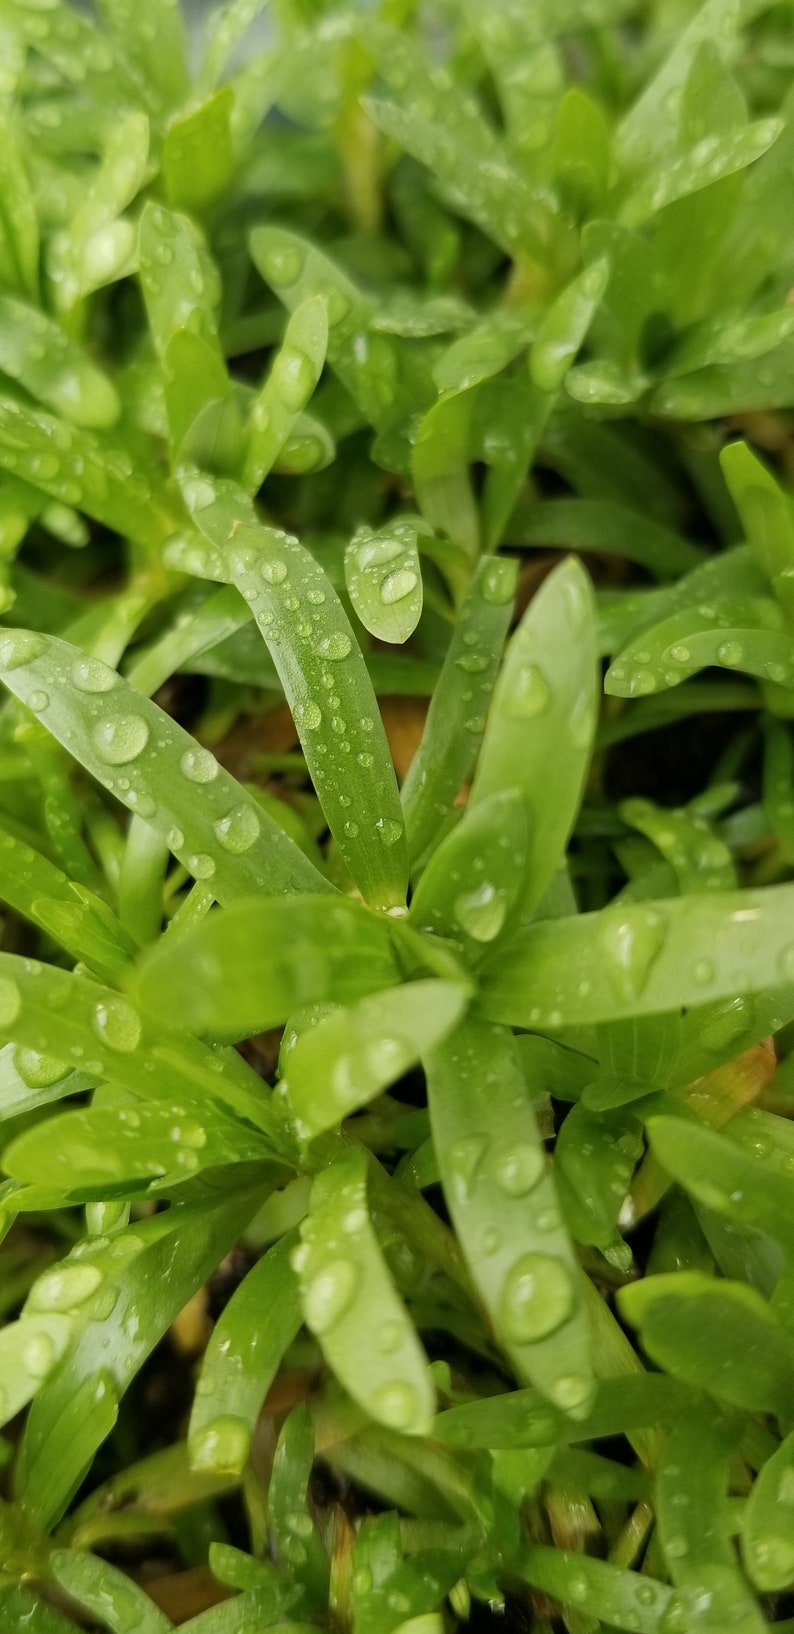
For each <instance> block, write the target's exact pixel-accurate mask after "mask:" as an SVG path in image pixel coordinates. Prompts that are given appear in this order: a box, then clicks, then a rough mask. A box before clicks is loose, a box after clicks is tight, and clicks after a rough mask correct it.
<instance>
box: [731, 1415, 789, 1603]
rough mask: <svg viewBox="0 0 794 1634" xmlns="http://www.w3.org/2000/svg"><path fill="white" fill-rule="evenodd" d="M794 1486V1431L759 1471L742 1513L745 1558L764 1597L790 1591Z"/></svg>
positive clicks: (743, 1557)
mask: <svg viewBox="0 0 794 1634" xmlns="http://www.w3.org/2000/svg"><path fill="white" fill-rule="evenodd" d="M793 1487H794V1432H792V1434H790V1435H787V1436H786V1439H785V1441H784V1442H783V1443H782V1444H781V1446H780V1447H778V1449H777V1452H774V1453H773V1454H772V1457H771V1458H769V1459H768V1460H767V1462H766V1463H765V1464H764V1466H763V1468H762V1469H760V1470H759V1471H758V1475H757V1477H756V1479H755V1482H754V1484H753V1487H752V1491H751V1492H750V1494H749V1497H748V1498H747V1501H746V1503H745V1506H744V1511H743V1514H742V1525H741V1534H740V1535H741V1549H742V1559H743V1561H744V1566H745V1570H746V1572H747V1574H748V1576H749V1577H750V1578H751V1580H752V1582H753V1583H754V1584H755V1587H756V1588H757V1589H760V1591H761V1593H762V1594H774V1593H776V1592H777V1591H779V1590H781V1589H787V1588H788V1586H789V1583H790V1582H791V1580H792V1577H794V1543H793V1542H792V1536H793V1534H792V1526H791V1507H792V1488H793Z"/></svg>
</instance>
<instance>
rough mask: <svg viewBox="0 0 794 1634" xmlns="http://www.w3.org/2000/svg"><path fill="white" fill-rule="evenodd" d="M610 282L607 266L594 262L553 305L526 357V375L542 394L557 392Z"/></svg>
mask: <svg viewBox="0 0 794 1634" xmlns="http://www.w3.org/2000/svg"><path fill="white" fill-rule="evenodd" d="M608 282H609V262H608V261H607V260H601V261H594V262H593V264H592V266H589V267H586V268H585V270H584V272H580V273H579V275H578V277H576V278H574V279H573V280H572V281H571V283H570V284H568V285H567V286H566V288H565V289H564V290H563V291H562V293H561V294H560V295H558V296H557V299H556V300H555V301H553V302H552V304H551V306H550V307H549V309H548V311H547V312H546V313H545V315H544V317H543V320H542V322H541V324H540V327H539V329H538V332H537V335H536V336H535V339H534V341H533V343H532V349H531V351H530V354H529V372H530V375H531V376H532V379H533V381H534V383H535V385H536V386H537V387H538V388H539V390H541V391H546V392H552V391H556V390H557V389H558V387H559V386H561V385H562V382H563V380H564V379H565V376H566V374H567V372H568V369H569V368H570V366H571V364H572V363H573V360H574V358H575V356H576V354H577V352H578V350H579V347H580V346H581V344H582V341H583V340H584V338H585V336H586V334H587V331H588V329H589V328H590V324H591V322H592V320H593V316H594V314H595V312H596V311H597V309H598V305H599V302H600V300H601V298H602V296H603V294H604V292H605V290H606V287H607V283H608Z"/></svg>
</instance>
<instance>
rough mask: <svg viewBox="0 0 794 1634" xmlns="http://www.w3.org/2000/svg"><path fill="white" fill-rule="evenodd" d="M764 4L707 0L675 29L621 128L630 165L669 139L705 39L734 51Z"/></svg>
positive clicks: (643, 159)
mask: <svg viewBox="0 0 794 1634" xmlns="http://www.w3.org/2000/svg"><path fill="white" fill-rule="evenodd" d="M761 9H762V6H761V3H760V0H747V3H745V4H741V5H739V4H737V3H736V0H705V3H704V4H702V5H701V6H700V7H699V9H698V10H697V11H696V12H695V15H694V16H693V18H692V20H691V21H690V22H689V24H688V25H687V27H686V28H684V29H682V30H681V31H680V32H674V33H673V34H672V46H671V50H670V52H669V55H668V56H667V57H665V58H664V59H663V61H662V63H661V64H660V66H659V67H658V68H657V70H656V72H655V74H653V75H652V77H651V78H650V79H649V81H648V83H647V85H646V86H645V89H644V90H643V92H642V94H641V95H640V96H639V97H638V98H637V100H636V102H634V103H633V104H632V106H631V107H630V108H629V110H628V112H627V113H626V114H625V116H624V118H623V120H622V122H621V125H620V126H619V129H618V150H619V152H620V154H621V155H622V157H623V159H624V160H625V162H626V163H627V164H628V165H630V166H631V167H632V168H633V167H635V166H637V165H639V164H640V163H641V162H642V163H647V162H648V161H649V160H650V159H653V158H655V156H656V155H657V154H658V150H659V149H660V148H661V147H663V146H664V145H665V143H666V142H668V141H669V139H670V137H671V136H672V134H673V132H674V131H675V128H676V123H677V121H678V118H679V115H680V112H681V100H682V94H683V91H684V86H685V84H686V81H687V78H688V75H689V73H690V70H691V68H692V64H693V62H694V60H695V58H696V56H697V54H698V52H699V50H700V49H701V46H702V44H703V42H704V41H706V42H716V41H718V40H719V41H720V42H721V43H722V44H723V45H724V48H726V49H727V50H728V51H731V52H732V51H734V50H735V49H736V45H737V37H738V35H739V32H740V29H741V28H742V26H743V25H744V24H745V23H748V22H750V21H751V20H752V18H753V16H754V15H755V14H756V13H757V12H758V11H760V10H761Z"/></svg>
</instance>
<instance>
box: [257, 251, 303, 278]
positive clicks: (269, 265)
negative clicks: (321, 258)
mask: <svg viewBox="0 0 794 1634" xmlns="http://www.w3.org/2000/svg"><path fill="white" fill-rule="evenodd" d="M303 263H304V254H303V251H302V250H299V249H298V248H297V247H293V245H291V244H279V245H275V244H274V245H272V246H271V247H270V248H269V249H267V250H266V251H265V253H264V255H263V257H262V265H263V267H264V269H265V276H266V277H267V278H268V279H269V280H270V282H271V284H275V285H276V286H277V287H280V286H281V285H288V284H296V283H297V281H298V279H299V278H300V275H301V273H302V271H303Z"/></svg>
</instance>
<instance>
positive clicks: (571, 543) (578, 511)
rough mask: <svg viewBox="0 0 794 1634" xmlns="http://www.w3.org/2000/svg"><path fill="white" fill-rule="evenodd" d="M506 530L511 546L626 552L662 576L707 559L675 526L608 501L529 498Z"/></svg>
mask: <svg viewBox="0 0 794 1634" xmlns="http://www.w3.org/2000/svg"><path fill="white" fill-rule="evenodd" d="M506 532H507V538H508V540H509V541H510V543H511V544H516V545H534V546H537V547H538V548H539V549H543V550H548V549H549V547H550V546H552V545H556V546H557V547H558V548H561V549H563V550H577V551H578V550H594V551H599V552H600V551H603V552H604V553H605V554H607V555H610V556H611V555H616V556H625V557H626V559H627V560H628V561H630V562H637V563H638V564H639V566H640V567H646V568H648V570H649V571H650V572H651V573H653V574H654V575H655V577H656V578H658V579H672V578H675V577H677V576H678V575H679V574H683V573H688V572H689V570H690V569H691V568H693V567H697V565H698V563H699V562H700V561H702V559H703V558H702V555H701V552H700V550H699V549H698V547H697V545H693V544H690V542H689V540H688V539H684V538H682V536H681V534H679V533H676V532H674V530H673V529H672V528H666V527H664V526H663V525H662V524H661V523H659V522H656V521H655V520H654V519H653V517H648V516H644V515H643V514H642V513H641V512H639V511H633V510H631V509H630V508H629V507H628V506H624V505H616V504H613V503H611V502H610V501H609V500H605V499H544V500H530V501H529V502H527V503H524V504H521V505H519V506H518V507H517V508H516V510H515V511H514V512H513V515H512V517H511V519H510V522H509V524H508V526H507V530H506Z"/></svg>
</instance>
